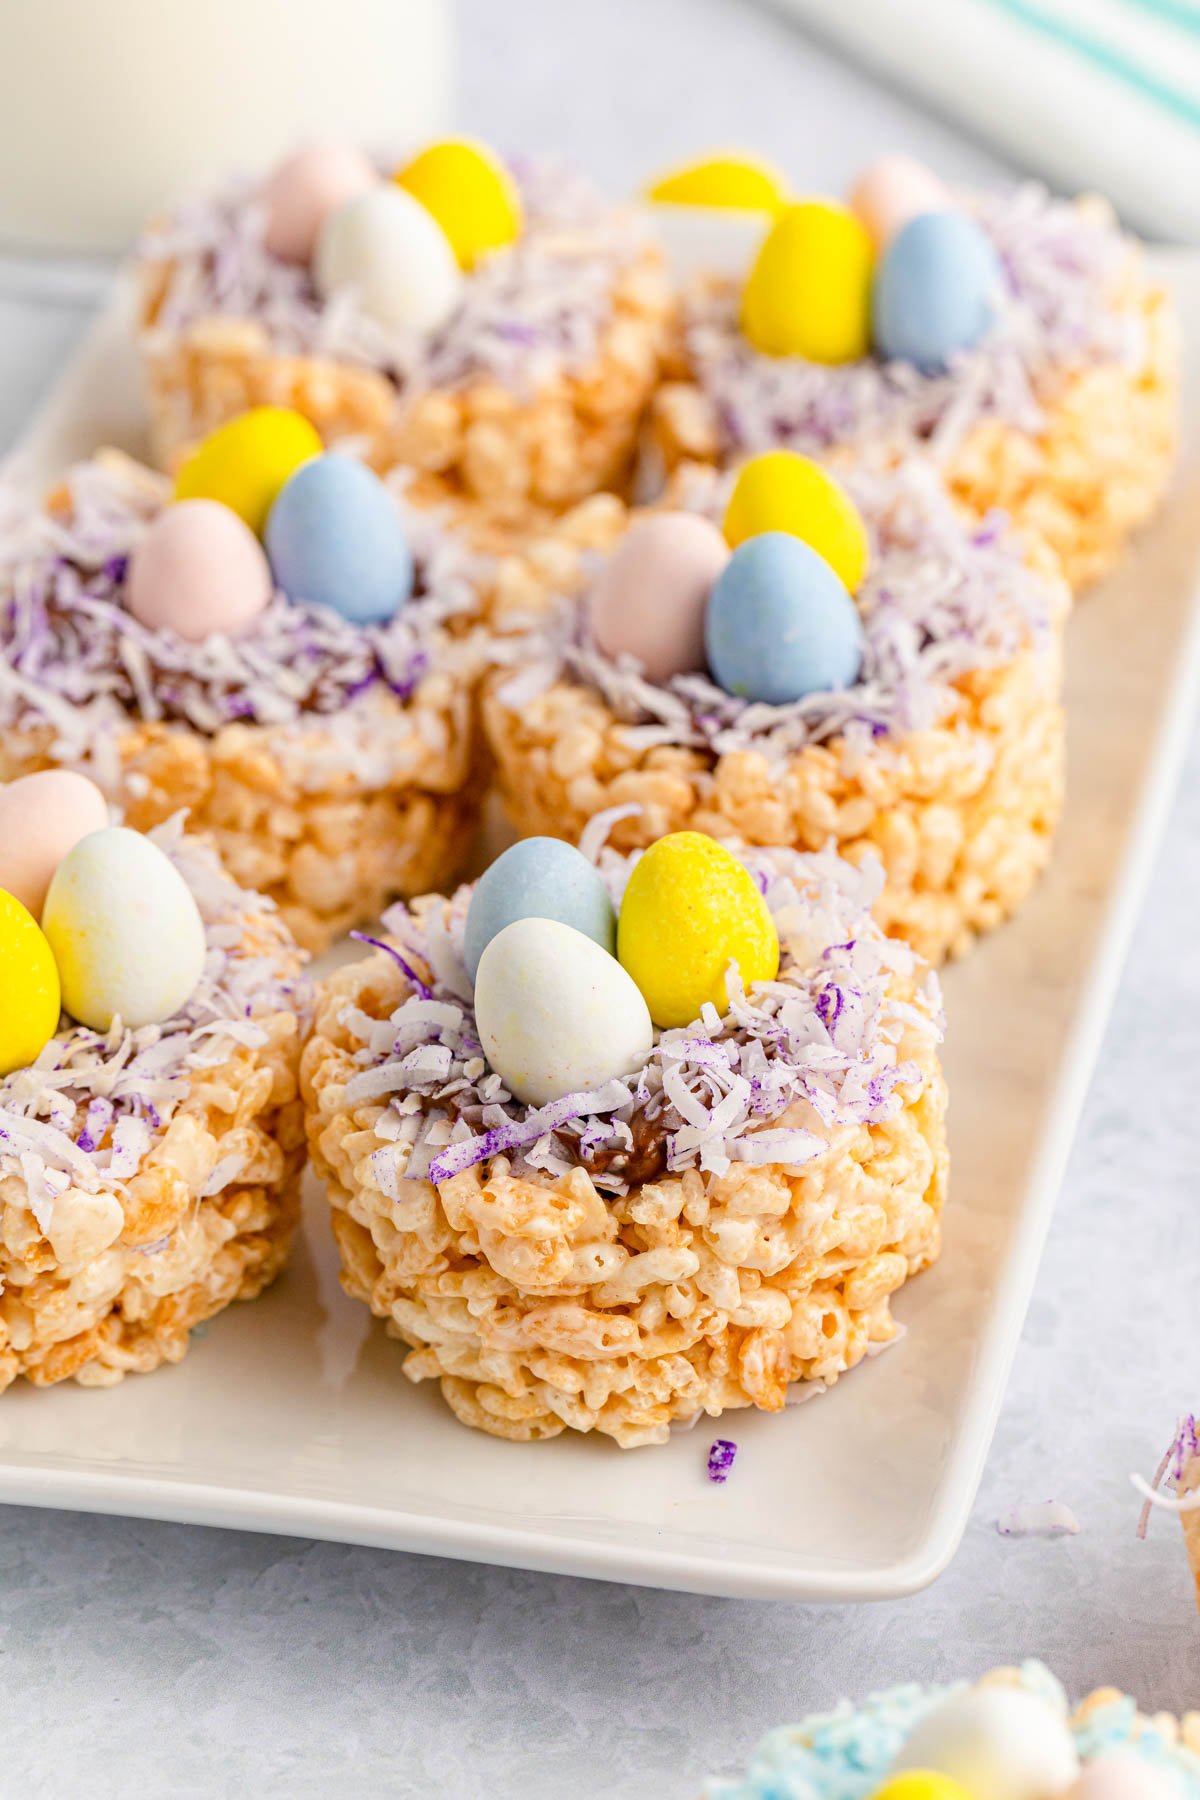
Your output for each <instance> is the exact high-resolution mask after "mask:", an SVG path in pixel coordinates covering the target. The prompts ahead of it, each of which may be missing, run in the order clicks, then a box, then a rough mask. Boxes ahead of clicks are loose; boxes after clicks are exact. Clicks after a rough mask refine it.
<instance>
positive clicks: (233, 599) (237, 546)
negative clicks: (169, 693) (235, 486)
mask: <svg viewBox="0 0 1200 1800" xmlns="http://www.w3.org/2000/svg"><path fill="white" fill-rule="evenodd" d="M273 591H274V584H273V583H272V580H271V568H270V564H269V563H268V562H267V558H266V554H265V552H264V550H263V547H262V545H261V544H260V543H259V541H258V539H257V538H256V537H255V535H254V533H253V532H252V531H251V529H250V527H249V526H248V525H247V524H246V523H245V521H244V520H242V519H240V518H239V517H238V515H237V513H235V512H231V511H230V509H229V507H227V506H222V505H221V503H220V501H219V500H180V501H179V502H178V503H177V504H176V505H174V506H168V507H167V508H166V510H165V511H164V512H161V513H159V515H158V517H157V519H155V520H154V522H153V524H152V525H151V526H150V527H149V529H148V530H147V532H146V535H145V537H143V538H142V540H141V542H140V543H138V544H137V545H135V547H134V550H133V553H132V555H131V556H130V558H129V571H128V573H127V575H126V577H125V604H126V606H127V607H128V608H129V611H130V612H131V613H132V614H133V616H134V618H135V619H140V621H141V623H142V624H143V625H148V626H149V627H150V629H151V631H173V632H175V633H176V635H177V636H179V637H181V638H186V639H187V641H188V642H189V643H191V644H200V643H203V641H204V639H205V638H208V637H213V636H214V635H215V634H216V633H218V632H221V633H223V634H224V635H225V636H226V637H237V636H238V635H239V634H240V633H241V632H243V631H245V630H246V629H247V628H248V627H249V626H250V625H252V624H253V623H254V621H255V619H256V618H257V617H258V615H259V614H260V613H261V612H262V611H263V610H264V609H265V608H266V606H267V605H268V604H269V602H270V599H271V595H272V593H273Z"/></svg>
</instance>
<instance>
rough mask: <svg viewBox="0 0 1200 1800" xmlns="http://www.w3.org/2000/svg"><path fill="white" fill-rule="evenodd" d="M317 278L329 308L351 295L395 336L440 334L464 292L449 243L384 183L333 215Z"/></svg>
mask: <svg viewBox="0 0 1200 1800" xmlns="http://www.w3.org/2000/svg"><path fill="white" fill-rule="evenodd" d="M313 276H314V279H315V281H316V284H317V289H318V292H319V293H320V294H321V295H322V297H323V298H324V299H326V300H328V299H330V298H331V297H332V296H333V295H334V294H335V293H337V292H338V290H339V289H342V288H352V289H353V290H354V292H355V293H356V294H357V296H358V300H359V304H360V305H361V307H362V309H363V311H364V312H365V313H368V314H369V315H370V317H371V318H373V319H374V320H376V322H377V323H378V324H380V325H382V326H384V327H385V328H386V329H387V330H389V331H420V332H427V331H436V330H437V328H438V326H439V325H442V324H444V323H445V321H446V319H448V318H449V316H450V314H451V313H452V312H453V311H454V308H455V306H456V305H457V303H458V297H459V294H460V292H461V289H462V272H461V271H460V269H459V266H458V261H457V259H456V257H455V255H454V251H453V250H452V249H451V247H450V240H449V238H448V237H447V236H446V234H445V232H444V231H443V230H442V228H441V226H440V225H439V224H438V222H437V220H436V219H435V218H434V217H433V215H432V213H429V212H426V210H425V208H424V207H423V206H422V205H421V203H420V201H419V200H414V199H413V197H412V195H411V194H408V193H406V192H405V191H404V189H403V188H400V187H397V186H396V184H395V182H393V181H380V182H377V183H376V185H375V186H374V187H370V188H367V189H366V190H365V191H364V192H363V193H361V194H356V195H355V197H354V198H353V199H352V200H348V201H347V202H346V204H345V205H344V206H339V207H338V209H337V211H336V212H332V213H330V215H329V217H328V218H327V219H326V220H325V223H324V224H323V225H322V227H321V231H320V235H319V237H318V238H317V251H316V256H315V258H314V260H313Z"/></svg>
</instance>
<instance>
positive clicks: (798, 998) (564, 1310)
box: [302, 820, 946, 1447]
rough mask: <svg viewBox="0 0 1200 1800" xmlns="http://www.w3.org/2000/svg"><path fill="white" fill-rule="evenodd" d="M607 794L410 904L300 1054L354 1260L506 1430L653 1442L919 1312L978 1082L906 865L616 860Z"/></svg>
mask: <svg viewBox="0 0 1200 1800" xmlns="http://www.w3.org/2000/svg"><path fill="white" fill-rule="evenodd" d="M608 824H609V821H607V820H598V821H596V822H595V823H594V825H593V827H592V830H591V832H590V833H589V836H588V838H587V839H586V840H585V843H584V846H583V848H582V850H575V849H573V848H572V847H570V846H568V845H566V844H563V843H561V842H559V841H558V840H556V839H549V838H534V839H528V840H525V841H524V842H522V843H519V844H517V845H514V846H513V847H512V848H511V849H510V850H508V851H506V852H505V854H504V855H503V856H502V857H500V859H499V860H498V861H497V862H495V863H494V864H493V865H492V867H491V868H490V869H489V870H488V871H487V873H486V874H485V875H484V876H483V878H482V879H481V881H480V882H479V883H478V885H477V886H476V887H475V888H474V889H473V890H472V889H467V888H464V889H462V890H460V891H459V892H458V893H457V894H456V895H455V896H454V897H453V898H452V899H450V900H446V899H442V898H440V897H436V896H430V897H427V898H426V899H424V900H421V901H419V902H417V904H416V905H415V906H413V907H412V908H411V910H407V909H404V908H402V907H396V908H394V909H393V910H392V911H391V912H390V913H389V914H387V915H386V917H385V921H384V926H385V933H386V936H385V938H384V939H383V941H382V942H380V943H379V945H378V948H377V950H376V953H375V954H374V955H372V956H371V957H369V958H368V959H367V960H366V961H364V962H361V963H358V964H356V965H354V966H353V967H348V968H344V969H342V970H340V971H339V972H338V973H337V974H335V975H334V976H332V977H331V979H330V980H329V981H328V982H327V983H326V984H325V985H324V988H323V991H322V994H321V998H320V1001H319V1004H318V1012H317V1021H316V1025H315V1028H314V1033H313V1036H312V1038H311V1040H310V1042H309V1045H308V1047H307V1049H306V1051H305V1057H304V1064H303V1075H302V1081H303V1087H304V1095H305V1106H306V1111H307V1116H308V1136H309V1146H310V1153H311V1156H312V1160H313V1164H314V1166H315V1168H316V1170H317V1172H318V1173H319V1174H320V1175H321V1176H322V1177H323V1178H324V1179H325V1181H326V1183H327V1187H328V1197H329V1202H330V1205H331V1207H332V1212H333V1227H334V1232H335V1235H336V1237H337V1241H338V1246H339V1249H340V1252H341V1257H342V1268H343V1275H342V1279H343V1283H344V1285H345V1286H346V1288H347V1290H348V1291H349V1292H350V1293H351V1294H352V1295H354V1296H356V1297H357V1298H359V1299H361V1300H363V1301H365V1302H366V1303H367V1304H368V1305H369V1306H370V1307H371V1309H372V1311H373V1312H374V1313H376V1314H377V1315H378V1316H379V1317H380V1318H382V1319H384V1320H385V1321H386V1322H387V1326H388V1329H389V1331H390V1332H392V1333H393V1334H394V1335H396V1336H398V1337H400V1338H401V1339H402V1340H403V1341H404V1342H405V1343H406V1344H407V1345H408V1346H409V1354H408V1356H407V1358H406V1360H405V1363H404V1370H405V1373H406V1374H407V1375H408V1376H409V1378H410V1379H411V1380H413V1381H422V1380H426V1379H435V1380H437V1381H439V1382H440V1384H441V1389H442V1393H443V1395H444V1397H445V1399H446V1401H447V1402H448V1404H449V1405H450V1407H451V1408H452V1409H453V1411H454V1412H455V1414H456V1415H457V1416H458V1418H460V1419H461V1420H462V1421H463V1422H464V1423H466V1424H468V1425H473V1426H476V1427H478V1428H480V1429H481V1430H484V1431H488V1432H491V1433H493V1434H495V1435H497V1436H500V1437H506V1438H513V1439H517V1440H522V1441H525V1440H531V1439H539V1438H548V1437H554V1436H557V1435H558V1434H559V1433H560V1432H562V1431H563V1430H564V1429H571V1430H574V1431H580V1432H591V1431H595V1432H600V1433H603V1434H604V1435H606V1436H608V1437H611V1438H614V1439H615V1440H616V1441H617V1443H618V1444H620V1445H622V1446H624V1447H629V1446H634V1445H641V1444H659V1443H662V1442H664V1441H665V1440H666V1438H667V1436H668V1434H669V1431H670V1428H671V1426H672V1424H674V1423H683V1422H687V1421H690V1420H692V1419H694V1418H696V1417H697V1416H699V1415H700V1414H701V1413H707V1414H709V1415H710V1416H712V1417H716V1416H718V1415H719V1414H721V1413H724V1412H725V1411H727V1410H729V1409H731V1408H736V1407H744V1406H757V1407H760V1408H763V1409H764V1410H766V1411H771V1412H773V1411H778V1410H779V1409H780V1408H782V1407H783V1406H785V1405H786V1404H787V1399H788V1393H789V1389H790V1388H791V1387H792V1385H793V1384H795V1383H805V1382H812V1383H821V1384H825V1385H827V1384H829V1383H832V1382H833V1381H835V1380H836V1379H837V1377H838V1376H839V1375H840V1374H842V1373H843V1372H844V1371H845V1370H847V1369H850V1368H853V1367H854V1365H855V1364H856V1363H858V1362H859V1361H860V1360H861V1359H862V1358H863V1357H864V1356H865V1355H868V1354H870V1352H871V1351H872V1350H873V1349H875V1348H879V1347H881V1346H883V1345H885V1344H887V1343H889V1342H890V1341H891V1340H892V1339H893V1337H894V1336H895V1334H896V1326H895V1324H894V1322H893V1320H892V1317H891V1313H890V1304H889V1303H890V1299H891V1296H892V1295H893V1294H894V1293H895V1292H896V1291H897V1290H898V1289H899V1288H900V1287H902V1286H903V1285H904V1283H905V1282H906V1281H907V1280H908V1278H909V1277H910V1276H911V1275H914V1274H916V1273H917V1272H918V1271H919V1270H921V1269H923V1268H925V1267H926V1266H927V1265H928V1264H930V1263H931V1262H933V1261H934V1260H935V1258H936V1257H937V1255H938V1251H939V1248H940V1214H941V1209H942V1202H943V1198H944V1189H945V1179H946V1140H945V1121H944V1113H945V1103H946V1093H945V1086H944V1082H943V1079H942V1074H941V1069H940V1066H939V1061H938V1051H937V1045H938V1042H939V1039H940V1035H941V1013H940V997H939V993H938V986H937V980H936V977H935V976H934V975H932V973H931V972H930V971H929V970H928V969H927V968H926V966H925V965H924V964H923V963H922V962H921V960H920V959H919V958H918V957H917V956H916V955H915V954H914V953H913V952H912V951H911V950H910V949H909V948H908V947H907V946H905V945H903V944H900V943H896V942H893V941H890V940H888V939H887V938H885V937H884V936H883V934H882V932H881V931H880V930H879V928H878V927H877V926H876V925H875V923H874V922H873V920H872V919H871V917H870V911H869V908H870V904H871V901H872V899H873V898H874V897H875V892H876V888H877V885H878V871H877V870H875V871H873V872H867V873H863V872H859V871H856V870H854V869H852V868H850V867H849V865H847V864H846V863H844V862H841V861H839V859H838V858H837V857H836V856H834V855H833V854H832V853H825V854H823V855H820V856H800V855H797V854H795V853H794V852H791V851H788V850H769V851H768V850H764V851H739V852H737V853H736V854H734V853H733V852H732V851H730V850H728V849H725V848H723V847H722V846H721V845H719V844H718V843H716V842H715V840H713V839H711V838H706V837H702V836H700V835H698V834H696V833H692V832H682V833H678V834H674V835H672V836H668V837H665V838H663V839H660V840H659V841H658V842H657V843H656V844H654V845H653V846H652V847H651V848H650V849H648V850H647V851H646V852H644V853H641V854H638V855H635V856H632V857H626V856H623V855H621V854H619V853H618V852H616V851H613V850H611V849H605V850H603V851H599V852H598V862H593V860H592V855H593V853H595V852H596V846H597V843H598V840H599V839H600V838H601V836H602V834H603V833H604V832H605V830H606V829H607V826H608ZM817 1391H819V1389H818V1390H817Z"/></svg>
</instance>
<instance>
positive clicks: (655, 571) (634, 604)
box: [588, 512, 729, 681]
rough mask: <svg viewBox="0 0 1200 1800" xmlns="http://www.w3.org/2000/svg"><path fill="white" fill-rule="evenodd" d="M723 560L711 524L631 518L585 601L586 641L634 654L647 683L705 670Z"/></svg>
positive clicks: (668, 516)
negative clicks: (707, 624)
mask: <svg viewBox="0 0 1200 1800" xmlns="http://www.w3.org/2000/svg"><path fill="white" fill-rule="evenodd" d="M728 561H729V546H728V544H727V543H726V542H725V540H724V538H723V537H722V536H721V533H720V531H719V530H718V529H717V527H716V526H715V525H714V524H713V523H712V521H711V520H710V519H702V518H700V517H699V516H698V515H697V514H695V513H683V512H663V513H653V514H650V515H648V516H646V517H644V518H641V519H635V521H634V522H633V524H632V525H631V526H630V527H629V530H628V531H627V532H626V533H625V536H624V537H623V538H622V540H621V542H620V543H619V544H618V545H617V548H616V549H615V550H614V551H613V553H612V555H611V556H610V557H609V558H608V560H607V562H605V563H604V564H603V566H602V567H601V569H600V571H599V573H598V575H597V576H596V579H595V581H594V583H593V584H592V589H591V593H590V594H589V596H588V619H589V622H590V624H591V628H592V636H593V637H594V638H595V640H596V643H597V645H598V647H599V648H600V649H601V650H603V651H604V653H605V654H606V655H607V656H618V655H620V654H622V652H624V653H627V654H628V655H630V656H636V657H637V659H638V661H639V662H640V663H641V664H642V667H643V668H644V670H645V672H646V675H647V676H648V677H649V679H650V680H651V681H667V680H668V679H669V678H670V677H671V676H672V675H685V674H688V673H689V672H691V671H692V670H695V669H702V668H703V667H704V609H705V606H706V605H707V604H708V596H709V593H710V592H711V590H712V585H713V583H714V581H715V580H716V579H717V576H718V575H719V574H720V573H721V571H722V569H723V568H724V567H725V565H726V563H727V562H728Z"/></svg>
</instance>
